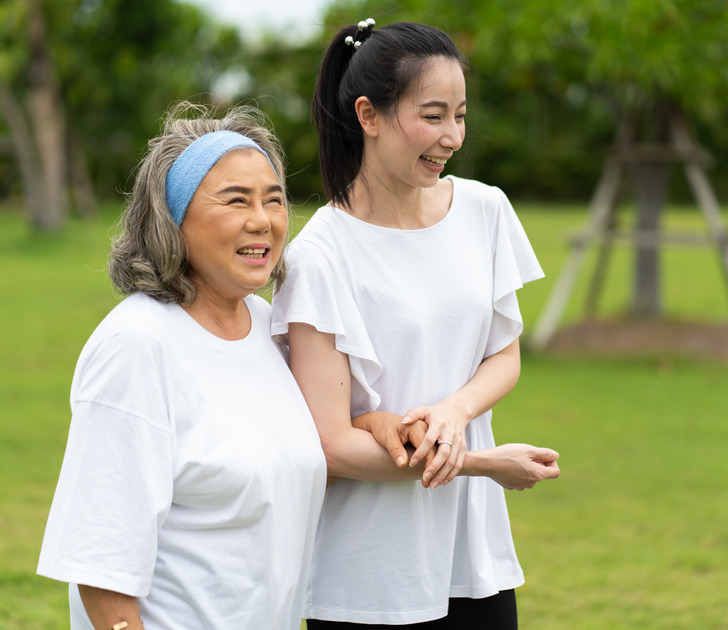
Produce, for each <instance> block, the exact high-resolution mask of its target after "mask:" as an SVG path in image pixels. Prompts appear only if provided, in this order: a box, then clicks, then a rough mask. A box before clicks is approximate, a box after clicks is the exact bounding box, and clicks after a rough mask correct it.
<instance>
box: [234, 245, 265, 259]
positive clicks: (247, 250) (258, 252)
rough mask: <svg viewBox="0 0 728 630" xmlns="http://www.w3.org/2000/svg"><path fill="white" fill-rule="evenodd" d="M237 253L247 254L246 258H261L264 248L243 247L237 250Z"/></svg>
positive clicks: (263, 254)
mask: <svg viewBox="0 0 728 630" xmlns="http://www.w3.org/2000/svg"><path fill="white" fill-rule="evenodd" d="M238 254H241V255H243V256H247V257H248V258H263V256H265V248H259V247H243V248H242V249H239V250H238Z"/></svg>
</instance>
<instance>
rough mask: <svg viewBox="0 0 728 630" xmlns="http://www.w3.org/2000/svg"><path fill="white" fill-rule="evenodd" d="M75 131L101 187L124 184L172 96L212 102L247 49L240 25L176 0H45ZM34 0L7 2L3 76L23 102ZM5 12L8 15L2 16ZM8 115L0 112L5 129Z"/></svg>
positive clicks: (104, 190) (0, 50)
mask: <svg viewBox="0 0 728 630" xmlns="http://www.w3.org/2000/svg"><path fill="white" fill-rule="evenodd" d="M39 2H40V4H41V7H42V11H43V15H44V17H45V19H46V27H47V30H48V46H49V48H50V51H51V56H52V58H53V61H54V64H55V71H56V74H57V78H58V81H59V83H60V84H61V89H62V93H63V99H64V104H65V108H66V115H67V123H68V125H69V128H70V130H71V140H72V141H73V142H74V143H76V144H78V145H80V147H81V148H82V149H83V151H84V153H85V155H86V156H87V157H88V159H89V160H90V162H91V171H92V175H93V178H94V180H95V182H96V184H97V187H98V188H99V190H100V192H101V195H102V196H104V197H108V196H110V195H113V194H115V193H116V192H117V191H118V190H119V189H125V188H126V183H127V180H128V177H129V173H130V171H131V170H132V168H133V167H134V166H135V164H136V162H137V159H138V156H139V154H140V153H141V152H142V151H143V150H144V147H145V145H146V142H147V140H148V139H149V138H150V137H152V136H154V135H156V134H157V132H158V131H159V123H160V120H161V118H162V115H163V113H164V112H165V111H166V110H167V109H168V107H169V105H170V103H172V102H173V101H179V100H182V99H192V100H199V101H209V100H210V98H211V92H212V88H213V85H214V82H215V80H216V79H217V77H218V76H219V75H220V74H222V72H223V71H224V70H225V69H226V68H227V67H228V66H229V65H231V63H232V59H233V58H234V56H235V55H238V54H240V48H241V44H240V40H239V35H238V32H237V31H236V30H235V28H234V27H232V26H229V25H222V24H218V23H216V22H214V21H213V20H212V19H210V18H209V17H207V16H206V15H205V14H204V13H203V12H202V11H201V10H200V9H199V8H197V7H195V6H193V5H191V4H186V3H184V2H177V1H176V0H154V1H153V2H137V1H135V0H39ZM26 10H27V4H26V2H25V0H7V2H4V3H3V4H1V5H0V44H7V45H3V46H0V80H4V81H5V82H7V83H8V84H9V85H10V87H11V89H12V90H13V93H14V94H15V96H16V98H17V100H18V101H19V102H20V103H21V104H23V103H24V101H25V90H26V88H27V72H28V59H29V50H28V44H27V36H26V32H27V24H26V20H25V13H26ZM2 18H5V19H2ZM4 124H5V122H4V121H3V120H2V119H1V118H0V131H2V127H3V125H4Z"/></svg>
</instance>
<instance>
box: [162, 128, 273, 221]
mask: <svg viewBox="0 0 728 630" xmlns="http://www.w3.org/2000/svg"><path fill="white" fill-rule="evenodd" d="M238 147H250V148H251V149H255V150H256V151H260V152H261V153H262V154H263V155H264V156H265V159H266V160H268V164H270V167H271V168H272V169H273V172H274V173H275V172H276V169H275V167H274V166H273V162H271V161H270V158H269V157H268V154H267V153H266V152H265V151H263V149H261V148H260V146H259V145H258V144H257V143H256V142H255V141H253V140H251V139H250V138H248V137H247V136H244V135H243V134H241V133H237V132H235V131H213V132H212V133H207V134H205V135H204V136H200V137H199V138H197V140H195V141H194V142H193V143H192V144H190V146H188V147H187V148H186V149H185V150H184V151H182V154H181V155H180V156H179V157H178V158H177V160H176V161H175V163H174V164H172V168H170V169H169V173H167V183H166V197H167V207H168V208H169V213H170V214H171V215H172V218H173V219H174V222H175V223H176V224H177V225H178V226H179V225H182V219H184V217H185V213H186V212H187V207H188V206H189V205H190V201H192V197H193V196H194V194H195V192H196V191H197V189H198V188H199V186H200V184H201V183H202V180H203V179H204V178H205V175H207V173H208V172H209V171H210V169H211V168H212V167H213V166H215V164H216V163H217V161H218V160H219V159H220V158H221V157H222V156H223V155H225V154H226V153H227V152H228V151H231V150H232V149H237V148H238Z"/></svg>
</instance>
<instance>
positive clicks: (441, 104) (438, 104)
mask: <svg viewBox="0 0 728 630" xmlns="http://www.w3.org/2000/svg"><path fill="white" fill-rule="evenodd" d="M467 102H468V101H467V100H465V101H463V102H462V103H460V105H458V106H457V107H456V108H455V109H460V108H461V107H465V105H466V104H467ZM448 106H449V104H448V103H446V102H445V101H437V100H433V101H426V102H424V103H420V107H440V108H442V109H447V108H448Z"/></svg>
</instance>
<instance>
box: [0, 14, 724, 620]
mask: <svg viewBox="0 0 728 630" xmlns="http://www.w3.org/2000/svg"><path fill="white" fill-rule="evenodd" d="M368 17H374V18H375V19H376V20H377V25H378V26H380V27H381V26H383V25H385V24H388V23H391V22H394V21H398V20H411V21H417V22H424V23H428V24H432V25H434V26H438V27H440V28H442V29H443V30H445V31H446V32H447V33H449V34H450V35H451V36H452V37H453V39H454V40H455V42H456V44H457V45H458V47H459V48H460V50H461V51H462V52H463V54H464V55H465V57H466V59H467V61H468V65H469V71H468V77H467V80H468V114H467V129H468V131H467V137H466V142H465V145H464V147H463V148H462V149H461V150H460V151H459V152H458V153H457V154H456V157H455V159H453V160H451V161H449V162H448V170H449V172H451V173H453V174H456V175H461V176H465V177H473V178H476V179H479V180H482V181H484V182H486V183H488V184H492V185H496V186H499V187H501V188H502V189H503V190H504V191H505V192H506V194H507V195H508V197H509V198H510V199H511V201H512V202H513V204H514V206H515V208H516V211H517V213H518V215H519V217H520V219H521V221H522V223H523V225H524V227H525V228H526V231H527V233H528V235H529V238H530V239H531V242H532V244H533V246H534V249H535V250H536V252H537V255H538V256H539V259H540V261H541V264H542V266H543V268H544V270H545V271H546V279H545V280H541V281H539V282H536V283H533V285H529V286H527V287H525V288H524V289H523V290H522V291H520V292H519V302H520V306H521V310H522V313H523V318H524V325H525V334H524V338H525V343H524V344H523V370H522V377H521V380H520V382H519V385H518V387H517V388H516V390H515V391H514V392H513V394H511V395H509V396H508V397H507V398H506V399H505V400H504V401H502V402H501V403H499V405H498V409H497V410H496V413H495V422H494V428H495V433H496V438H497V439H498V441H499V442H508V441H512V442H530V443H535V444H540V445H544V446H550V447H553V448H555V449H556V450H558V451H559V452H560V453H561V465H562V470H563V473H562V477H561V478H560V479H559V480H558V481H557V482H549V483H544V484H541V485H540V486H538V487H537V488H536V489H534V490H533V491H529V492H526V493H522V494H518V493H509V494H508V504H509V510H510V512H511V522H512V527H513V530H514V537H515V540H516V545H517V548H518V551H519V557H520V558H521V562H522V564H523V566H524V569H525V572H526V576H527V580H528V581H527V584H526V585H525V586H524V587H523V588H521V589H519V593H518V597H519V614H520V616H521V625H522V627H523V628H524V629H528V628H533V627H539V629H540V630H564V629H567V630H571V629H574V630H614V629H621V628H629V629H631V628H635V629H645V628H648V629H661V630H726V629H728V621H726V619H728V603H727V601H728V600H727V599H726V596H725V593H727V592H728V483H726V482H728V473H727V472H726V465H725V462H726V459H727V456H728V448H727V447H726V445H727V444H728V299H727V298H728V236H727V235H726V229H725V225H726V221H727V220H728V212H727V209H728V208H727V207H726V203H727V201H728V125H726V119H727V116H726V114H727V113H728V111H727V110H728V1H726V0H578V1H577V0H551V1H550V2H543V0H397V1H395V2H393V1H392V0H387V1H385V0H357V1H351V2H349V1H347V2H341V1H336V0H269V1H267V2H265V1H263V0H188V1H187V2H183V1H181V0H147V1H143V0H0V404H1V405H2V407H1V409H2V413H0V627H2V628H3V630H5V629H6V628H7V629H8V630H21V629H22V630H36V629H37V630H52V629H59V630H65V629H67V628H68V607H67V602H66V587H65V585H63V584H57V583H54V582H52V581H50V580H46V579H43V578H39V577H37V576H36V575H35V564H36V562H37V555H38V550H39V547H40V541H41V539H42V535H43V529H44V525H45V519H46V516H47V513H48V509H49V506H50V501H51V498H52V496H53V491H54V488H55V483H56V480H57V475H58V471H59V469H60V465H61V461H62V457H63V452H64V448H65V442H66V436H67V432H68V423H69V420H70V417H69V416H70V412H69V405H68V391H69V386H70V382H71V376H72V374H73V369H74V365H75V362H76V359H77V357H78V354H79V352H80V350H81V348H82V347H83V344H84V343H85V341H86V339H87V338H88V336H89V335H90V334H91V332H92V331H93V329H94V328H95V326H96V325H97V324H98V322H99V321H100V320H101V319H102V318H103V317H104V316H105V314H106V313H107V312H108V311H109V310H110V309H111V308H113V306H114V305H115V304H116V303H117V302H118V300H119V296H117V295H115V294H114V293H113V291H112V289H111V286H110V282H109V280H108V277H107V275H106V273H105V265H106V256H107V254H108V249H109V239H110V236H111V235H112V234H113V233H114V232H115V227H114V226H115V223H116V221H117V219H118V217H119V215H120V213H121V211H122V208H123V203H124V193H125V192H128V191H129V190H130V188H131V185H132V172H133V168H134V167H135V165H136V164H137V162H138V160H139V158H140V156H141V155H142V154H143V152H144V150H145V146H146V142H147V140H148V139H149V138H150V137H152V136H154V135H156V133H157V132H158V131H159V128H160V122H161V120H162V117H163V114H164V112H165V111H166V110H167V109H168V107H169V106H170V104H171V103H173V102H175V101H179V100H182V99H187V100H192V101H195V102H203V103H215V104H217V105H219V106H220V107H221V108H225V107H227V106H229V105H232V104H234V103H238V102H254V103H255V104H257V105H258V106H259V107H260V108H261V109H263V110H264V111H265V112H266V113H267V114H268V116H269V117H270V119H271V123H272V125H273V126H274V128H275V131H276V133H277V134H278V136H279V137H280V138H281V140H282V141H283V144H284V146H285V148H286V151H287V157H288V173H289V176H288V186H289V189H290V193H291V197H292V200H293V203H294V206H295V209H296V213H297V218H296V219H295V221H294V222H293V225H292V227H293V231H294V232H295V231H296V230H297V229H299V228H300V227H301V225H302V224H303V223H304V222H305V221H306V220H307V218H308V217H310V216H311V214H312V213H313V212H314V211H315V209H316V207H317V206H318V205H322V203H323V202H324V201H325V200H323V199H322V196H321V185H320V178H319V174H318V164H317V142H316V134H315V129H314V128H313V126H312V124H311V122H310V119H309V105H310V100H311V95H312V93H313V87H314V80H315V76H316V72H317V68H318V65H319V61H320V59H321V56H322V54H323V51H324V49H325V48H326V45H327V43H328V41H329V40H330V38H331V37H332V35H333V34H334V33H335V32H336V31H335V29H336V28H337V27H339V26H342V25H345V24H353V23H356V22H358V21H359V20H361V19H365V18H368ZM574 234H576V236H574ZM588 270H591V273H590V274H589V273H586V272H587V271H588ZM534 340H535V342H534Z"/></svg>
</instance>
